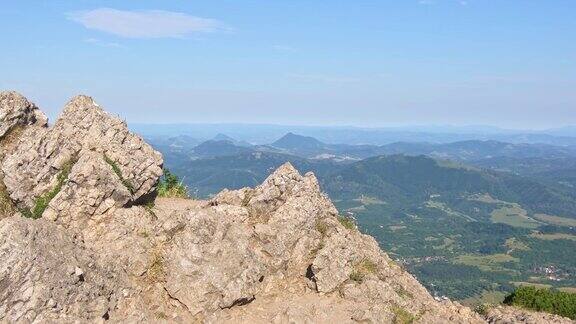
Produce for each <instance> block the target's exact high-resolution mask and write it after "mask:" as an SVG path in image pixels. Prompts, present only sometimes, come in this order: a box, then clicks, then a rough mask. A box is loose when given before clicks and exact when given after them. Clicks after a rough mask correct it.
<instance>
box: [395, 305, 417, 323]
mask: <svg viewBox="0 0 576 324" xmlns="http://www.w3.org/2000/svg"><path fill="white" fill-rule="evenodd" d="M392 312H393V313H394V324H412V323H414V320H415V319H416V318H415V317H414V315H412V314H410V312H408V311H407V310H405V309H404V308H402V307H400V306H397V305H394V306H393V307H392Z"/></svg>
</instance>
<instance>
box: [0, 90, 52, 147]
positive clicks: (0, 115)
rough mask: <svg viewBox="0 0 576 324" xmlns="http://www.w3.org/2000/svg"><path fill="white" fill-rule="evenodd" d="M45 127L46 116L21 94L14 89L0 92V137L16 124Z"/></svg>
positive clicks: (13, 128)
mask: <svg viewBox="0 0 576 324" xmlns="http://www.w3.org/2000/svg"><path fill="white" fill-rule="evenodd" d="M28 125H37V126H40V127H46V126H47V125H48V118H46V116H45V115H44V114H43V113H42V112H41V111H40V110H39V109H38V107H36V105H34V104H33V103H31V102H29V101H28V100H27V99H26V98H24V97H23V96H22V95H20V94H18V93H17V92H14V91H2V92H0V139H1V138H3V137H4V136H7V135H8V134H9V133H10V131H13V130H15V129H16V128H17V127H18V126H20V127H25V126H28Z"/></svg>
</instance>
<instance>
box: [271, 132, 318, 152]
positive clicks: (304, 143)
mask: <svg viewBox="0 0 576 324" xmlns="http://www.w3.org/2000/svg"><path fill="white" fill-rule="evenodd" d="M325 145H326V144H324V143H322V142H321V141H319V140H317V139H316V138H314V137H310V136H303V135H297V134H294V133H292V132H289V133H287V134H286V135H284V136H282V137H281V138H280V139H278V140H277V141H276V142H274V143H272V146H275V147H279V148H284V149H315V148H321V147H324V146H325Z"/></svg>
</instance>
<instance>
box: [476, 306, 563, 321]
mask: <svg viewBox="0 0 576 324" xmlns="http://www.w3.org/2000/svg"><path fill="white" fill-rule="evenodd" d="M486 319H487V320H488V323H494V324H516V323H557V324H573V323H574V321H572V320H570V319H568V318H565V317H562V316H558V315H553V314H547V313H540V312H532V311H528V310H524V309H518V308H514V307H504V306H498V307H494V308H492V309H490V310H489V311H488V314H487V315H486Z"/></svg>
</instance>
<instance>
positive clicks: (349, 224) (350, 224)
mask: <svg viewBox="0 0 576 324" xmlns="http://www.w3.org/2000/svg"><path fill="white" fill-rule="evenodd" d="M338 221H339V222H340V224H342V226H344V228H347V229H349V230H353V229H356V223H355V222H354V219H352V218H351V217H347V216H338Z"/></svg>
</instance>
